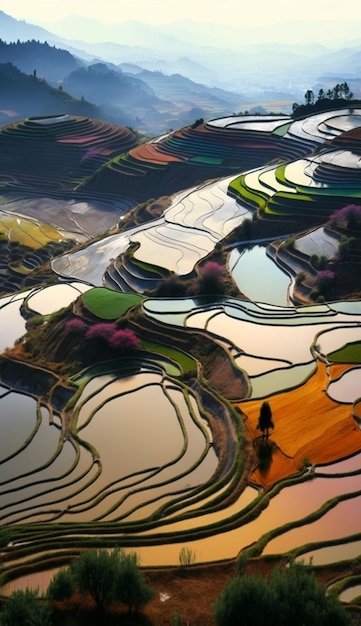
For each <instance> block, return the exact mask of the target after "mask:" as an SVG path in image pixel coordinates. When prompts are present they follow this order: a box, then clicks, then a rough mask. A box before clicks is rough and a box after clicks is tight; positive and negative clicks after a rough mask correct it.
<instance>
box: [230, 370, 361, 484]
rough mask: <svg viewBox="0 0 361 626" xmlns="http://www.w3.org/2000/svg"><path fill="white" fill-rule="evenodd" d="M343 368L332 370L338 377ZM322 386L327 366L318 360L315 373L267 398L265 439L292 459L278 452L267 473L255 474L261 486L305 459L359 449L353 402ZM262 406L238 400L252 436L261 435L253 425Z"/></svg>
mask: <svg viewBox="0 0 361 626" xmlns="http://www.w3.org/2000/svg"><path fill="white" fill-rule="evenodd" d="M342 367H347V366H346V365H345V366H339V367H337V368H335V369H334V371H333V374H335V373H336V372H337V373H338V375H339V372H340V371H341V370H342ZM327 384H328V376H327V371H326V365H325V364H324V363H322V362H318V366H317V370H316V372H315V374H314V375H313V376H311V378H310V379H309V380H308V381H306V383H305V384H304V385H302V386H301V387H298V388H297V389H293V390H290V391H287V393H279V394H275V395H273V396H270V397H269V398H268V402H269V403H270V406H271V409H272V419H273V422H274V425H275V428H274V430H273V431H271V435H270V439H271V441H272V442H274V443H275V444H276V445H277V447H278V448H279V450H280V451H281V452H282V453H283V455H285V456H286V457H288V458H289V459H291V461H292V462H291V461H290V462H287V461H286V460H285V459H284V458H283V456H282V455H281V454H278V453H277V454H276V455H275V456H274V458H273V460H272V465H274V467H272V469H271V468H270V471H269V473H268V475H267V476H263V477H262V480H261V477H260V476H259V475H254V478H258V480H260V481H261V484H263V485H264V486H268V487H269V486H271V484H273V482H274V480H276V479H277V480H279V478H284V477H286V476H289V475H291V474H293V473H295V469H296V470H297V468H298V467H301V466H302V464H303V463H304V461H305V460H306V458H307V460H308V461H309V462H310V463H313V464H316V463H317V464H318V463H320V464H323V463H332V462H334V461H337V460H338V459H341V458H344V457H346V456H349V455H351V454H354V453H356V452H358V451H359V450H361V430H360V429H359V427H358V425H357V423H356V421H355V420H354V418H353V417H352V405H351V404H340V403H338V402H334V401H333V400H332V399H331V398H329V397H328V396H327V394H326V388H327ZM261 404H262V402H261V401H260V400H252V401H246V402H242V403H239V404H238V407H239V408H240V409H241V410H242V411H243V413H244V414H245V424H246V427H247V428H248V430H249V431H250V433H251V436H252V437H253V438H254V439H256V437H259V435H260V432H259V431H258V430H257V423H258V418H259V412H260V407H261Z"/></svg>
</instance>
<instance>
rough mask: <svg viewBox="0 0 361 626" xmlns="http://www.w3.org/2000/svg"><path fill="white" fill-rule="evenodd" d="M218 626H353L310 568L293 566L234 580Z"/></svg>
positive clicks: (221, 600) (218, 609)
mask: <svg viewBox="0 0 361 626" xmlns="http://www.w3.org/2000/svg"><path fill="white" fill-rule="evenodd" d="M215 618H216V622H217V624H218V626H243V625H244V626H259V625H260V624H267V626H290V624H292V626H304V625H305V624H312V626H329V625H330V624H332V626H349V624H350V618H349V617H348V615H347V613H346V611H345V610H344V608H343V607H342V605H341V604H340V603H339V601H338V600H337V598H335V597H334V596H332V595H327V594H326V591H325V589H324V587H323V586H322V584H321V583H319V582H318V581H317V579H316V578H315V576H314V574H313V573H312V572H311V570H310V568H309V567H306V566H304V565H302V564H294V563H292V564H291V565H290V567H287V568H283V569H280V568H276V569H274V571H273V573H272V576H271V579H270V580H265V579H264V578H262V576H255V575H252V576H242V577H240V578H234V579H232V580H230V581H229V583H228V584H227V585H226V587H225V589H224V591H223V593H222V594H221V595H220V596H219V597H218V599H217V600H216V604H215Z"/></svg>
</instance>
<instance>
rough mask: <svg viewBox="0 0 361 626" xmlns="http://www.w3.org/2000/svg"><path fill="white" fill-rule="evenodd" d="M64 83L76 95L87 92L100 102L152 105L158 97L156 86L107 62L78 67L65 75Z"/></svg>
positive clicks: (87, 94)
mask: <svg viewBox="0 0 361 626" xmlns="http://www.w3.org/2000/svg"><path fill="white" fill-rule="evenodd" d="M63 87H64V89H66V90H67V91H70V92H71V93H72V94H74V95H75V96H76V97H81V96H84V97H86V98H88V99H89V100H90V101H92V102H96V103H97V104H101V103H109V104H112V105H116V106H117V105H119V106H122V105H124V104H126V105H127V106H139V105H140V104H141V105H142V106H152V105H153V104H154V103H155V102H157V101H158V99H157V97H156V95H155V93H154V91H153V89H151V87H149V86H148V85H147V84H146V83H145V82H144V81H142V80H140V79H139V78H137V77H135V76H133V75H128V76H126V75H125V74H123V72H122V71H121V70H120V69H118V70H117V71H115V70H113V69H109V68H108V66H107V64H106V63H94V64H93V65H89V66H88V67H87V68H84V67H82V68H80V69H76V70H74V71H73V72H71V73H70V74H69V75H68V76H66V77H65V78H64V81H63Z"/></svg>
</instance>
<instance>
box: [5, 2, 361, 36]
mask: <svg viewBox="0 0 361 626" xmlns="http://www.w3.org/2000/svg"><path fill="white" fill-rule="evenodd" d="M0 9H1V10H2V11H4V12H5V13H8V14H9V15H11V16H13V17H15V18H16V19H24V20H26V21H27V22H31V23H36V24H39V25H44V24H49V23H51V22H54V21H56V20H59V19H61V18H63V17H66V16H68V15H81V16H87V17H91V18H96V19H98V20H101V21H103V22H112V23H114V22H117V21H126V20H129V19H135V20H139V21H142V22H148V23H151V24H157V23H159V24H161V23H165V22H170V21H173V20H177V19H184V18H192V19H194V20H201V21H206V22H216V23H219V24H239V25H240V28H242V24H245V22H246V24H247V25H249V26H253V25H254V26H256V25H259V26H263V25H265V24H267V23H268V24H269V23H275V22H280V21H288V20H293V19H296V20H309V21H319V20H321V21H322V20H323V19H327V20H341V19H342V20H348V19H350V20H351V21H355V20H361V2H360V1H359V0H302V2H300V1H299V0H217V1H214V0H98V1H97V2H93V1H92V0H75V1H74V0H0ZM240 34H241V31H240Z"/></svg>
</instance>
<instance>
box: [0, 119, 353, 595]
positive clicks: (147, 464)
mask: <svg viewBox="0 0 361 626" xmlns="http://www.w3.org/2000/svg"><path fill="white" fill-rule="evenodd" d="M68 121H69V122H70V120H58V121H56V120H55V121H54V120H53V121H52V122H51V123H50V122H49V125H50V126H51V125H53V124H54V123H55V124H59V125H62V124H63V122H64V123H67V122H68ZM34 123H35V124H37V125H38V126H40V127H41V128H42V131H43V130H44V127H46V126H47V123H45V122H41V121H40V122H34ZM25 126H26V125H25ZM360 127H361V115H360V112H359V111H350V110H348V109H344V110H341V111H338V112H332V113H327V114H320V115H315V116H313V117H312V119H307V120H299V121H297V122H295V121H293V120H291V119H290V118H285V117H284V116H279V117H276V118H272V119H270V117H266V118H262V117H259V116H256V117H255V118H250V117H247V118H246V119H245V118H244V117H239V118H237V117H235V118H234V117H230V118H224V119H222V120H214V121H211V122H208V123H206V124H202V125H200V126H198V127H196V128H192V129H187V130H184V131H178V132H176V133H172V134H170V135H167V136H165V137H163V138H160V139H159V140H158V141H154V142H151V143H150V144H145V145H142V146H137V147H134V148H131V149H130V150H129V151H128V152H127V153H126V154H122V155H120V154H117V155H116V156H114V157H112V158H111V159H110V160H108V161H107V162H106V164H105V165H104V167H102V169H101V173H97V174H96V175H95V178H90V177H89V180H88V181H86V182H84V181H83V183H82V185H81V187H82V193H83V192H84V191H85V190H86V189H87V190H88V191H89V189H92V188H93V189H95V188H96V186H97V185H98V184H100V181H103V182H104V181H105V180H108V181H110V182H111V185H110V188H111V190H112V191H114V189H116V188H117V184H118V182H119V180H123V181H124V179H125V177H127V178H128V179H130V178H132V179H133V180H134V179H137V183H136V184H137V185H139V180H140V179H142V177H146V176H148V175H149V173H150V172H151V173H152V176H153V175H154V176H161V175H165V176H167V174H163V173H165V172H167V173H169V172H170V171H172V170H171V168H172V167H176V166H178V165H179V166H182V167H183V166H185V165H187V164H188V165H189V164H192V167H194V168H198V167H199V168H201V167H203V165H205V164H206V163H207V162H208V163H212V166H213V165H222V167H223V166H224V169H225V170H226V166H227V163H228V162H229V163H232V165H231V167H232V168H234V172H233V173H232V174H229V172H228V174H227V175H226V176H224V177H222V178H220V179H217V180H216V181H211V182H208V183H204V184H199V185H196V186H194V185H193V186H190V187H189V188H187V189H186V191H183V192H179V193H177V194H175V195H174V196H173V198H172V202H171V204H170V206H169V208H168V209H167V210H166V211H165V212H164V214H163V215H162V217H161V218H159V219H157V220H154V221H153V222H151V223H147V224H142V225H141V226H136V227H133V228H131V229H129V230H126V231H125V232H122V233H118V234H113V235H111V236H106V237H104V238H102V239H100V240H98V241H95V242H92V243H91V244H90V245H88V246H85V247H84V248H83V249H79V250H76V251H74V252H70V253H68V254H66V255H62V256H61V257H59V258H58V259H56V260H54V261H53V263H52V267H53V270H54V272H56V274H57V275H58V276H59V277H61V279H62V280H63V281H64V283H65V284H63V285H57V286H52V287H48V288H47V289H42V288H39V289H37V290H34V291H29V292H27V293H26V294H22V295H17V296H14V297H9V298H6V299H4V300H2V302H1V303H0V316H1V320H2V321H3V324H2V327H3V328H4V327H6V325H7V324H9V319H10V316H11V317H12V322H11V328H12V331H11V333H9V335H8V336H7V337H3V338H2V341H3V348H6V347H7V343H6V341H7V340H8V341H9V342H10V343H13V342H14V340H15V339H17V338H19V337H20V336H21V335H22V334H23V333H24V332H25V328H24V321H23V319H22V318H21V314H20V308H21V307H22V309H24V305H26V309H27V311H31V312H32V313H35V314H39V315H41V316H50V315H51V314H52V312H56V311H57V309H58V308H61V306H70V307H71V312H72V315H73V316H80V315H83V316H84V319H86V322H87V323H90V320H93V319H94V318H96V319H98V320H104V321H105V322H106V323H109V322H113V321H114V320H117V319H118V318H121V319H122V320H123V319H124V318H127V316H129V311H132V310H133V307H134V308H137V307H138V308H137V311H138V315H137V316H135V317H134V318H132V323H133V326H134V328H138V329H139V330H141V331H142V332H143V333H144V336H143V340H142V344H141V349H140V350H139V352H135V353H134V354H132V355H131V357H129V355H128V356H127V357H125V358H124V357H122V356H120V355H118V354H117V355H113V358H112V359H107V360H103V356H104V355H103V352H102V350H100V352H99V357H98V363H96V364H93V365H92V366H91V367H89V368H86V369H84V370H82V371H79V372H78V373H77V374H75V375H73V376H71V377H70V378H69V380H68V381H67V382H68V387H67V389H66V391H64V389H63V388H62V389H61V392H62V393H64V394H66V397H65V399H64V397H63V396H62V393H60V391H59V385H60V382H59V380H58V378H57V377H56V374H55V373H52V375H51V376H50V375H49V373H48V372H47V375H49V381H48V388H47V389H46V393H42V394H40V393H39V395H37V394H36V393H33V392H32V390H31V389H29V386H28V387H27V386H26V376H25V374H24V375H23V377H20V378H21V380H18V381H17V385H18V388H15V386H14V387H13V386H12V385H11V384H10V383H9V377H8V378H7V376H6V369H4V372H5V373H3V374H2V388H1V390H0V392H1V401H2V402H3V404H2V406H3V408H4V411H3V412H2V415H3V417H2V420H3V428H4V429H6V432H7V438H6V441H7V443H6V445H5V444H3V446H2V447H0V453H1V455H2V456H1V458H0V462H1V465H2V471H3V473H2V481H1V485H0V489H1V501H0V502H1V504H0V518H1V520H2V523H3V524H8V525H9V528H10V529H11V531H12V533H13V535H12V537H13V543H12V545H11V546H8V547H7V557H6V558H7V564H6V567H7V568H8V569H9V571H10V570H11V568H13V567H14V566H15V565H16V564H19V561H21V560H24V561H26V560H27V559H28V558H29V559H30V558H31V556H32V553H33V552H34V553H36V551H37V545H40V546H41V552H49V553H50V554H51V553H52V552H53V553H54V554H56V553H57V551H58V550H65V551H66V552H67V553H69V554H70V552H71V550H72V549H73V547H74V545H76V546H78V545H79V544H82V545H94V544H95V543H96V541H97V537H101V541H105V543H106V545H120V546H124V547H126V548H128V549H129V548H131V547H136V549H137V552H138V553H139V554H140V556H141V561H142V564H143V565H163V564H177V563H178V559H179V552H180V549H181V548H182V547H183V546H184V545H185V544H186V545H187V546H189V547H190V548H191V549H192V550H194V552H195V553H196V559H197V561H198V562H207V561H212V560H221V559H224V558H233V557H235V556H236V555H237V554H239V553H241V552H245V553H246V554H248V555H272V554H284V555H286V556H287V557H290V556H291V555H296V556H306V557H307V558H308V557H311V556H313V555H314V556H315V559H316V558H319V557H320V558H323V559H326V562H327V559H329V561H332V559H334V558H336V559H339V558H341V557H340V554H342V555H343V556H342V558H344V556H345V558H350V557H347V556H346V555H348V554H352V555H353V554H354V552H353V551H358V550H359V546H360V541H361V533H360V528H359V519H360V513H361V491H360V472H361V466H360V451H361V429H360V423H361V413H360V403H361V397H360V392H359V388H360V371H361V370H360V367H359V364H360V345H361V334H360V333H361V331H360V327H361V305H360V301H359V300H358V299H355V300H353V301H350V302H346V301H340V302H327V301H326V302H319V303H317V304H315V305H312V306H297V305H296V304H293V303H292V298H291V297H290V294H292V286H294V283H295V275H296V274H297V272H298V270H299V266H298V263H300V261H299V258H301V256H302V259H303V261H304V263H305V264H307V263H310V259H311V257H312V255H316V256H317V257H319V256H322V255H325V256H326V258H327V259H332V258H333V257H334V256H335V253H336V251H337V250H338V245H339V239H338V238H337V236H336V235H332V233H330V232H329V230H328V229H327V228H325V227H324V222H325V221H327V219H328V218H329V216H330V214H331V213H332V211H333V210H335V209H337V208H339V207H340V206H342V205H343V206H344V205H345V203H351V202H352V203H357V201H358V198H359V197H360V194H361V187H360V185H359V182H358V174H359V171H358V170H359V159H358V157H357V154H360V153H361V150H360V144H359V139H360V138H361V135H360V131H359V128H360ZM23 130H24V132H25V130H26V129H23ZM16 132H20V131H19V129H18V130H17V131H16ZM95 137H96V135H95V134H94V132H93V134H92V135H91V136H90V135H89V136H87V139H86V136H84V137H83V138H82V137H81V136H78V138H77V139H76V141H75V139H71V138H69V137H68V138H67V139H65V138H62V139H61V142H62V143H66V144H68V143H70V144H72V143H73V144H76V145H77V147H78V148H79V146H83V148H84V144H86V142H87V141H88V142H89V145H92V142H94V141H95ZM325 141H327V144H324V142H325ZM73 147H74V146H73ZM314 148H317V151H316V152H313V150H314ZM357 151H358V152H357ZM256 153H257V159H259V158H261V157H262V160H263V162H266V161H267V162H268V164H267V165H266V166H264V165H260V164H259V163H254V164H253V163H251V161H252V157H251V158H250V167H249V168H247V169H245V168H242V167H241V165H240V164H242V163H244V161H243V160H242V159H245V158H246V156H247V155H248V157H249V156H250V154H256ZM275 154H276V155H277V162H275V163H271V164H270V163H269V160H270V157H271V158H274V157H275ZM260 155H261V157H260ZM89 158H91V155H90V156H89ZM236 170H237V171H236ZM161 172H163V173H162V174H161ZM212 172H213V170H212ZM223 173H225V172H223ZM116 181H118V182H116ZM168 182H169V181H168ZM133 184H135V183H133ZM129 185H130V183H129ZM92 186H93V187H92ZM129 189H131V186H129ZM129 197H131V194H129ZM255 211H259V212H260V214H262V215H263V216H264V217H265V218H266V219H269V220H271V219H274V218H276V219H277V218H280V217H282V218H285V217H287V218H289V217H290V218H292V217H295V216H299V214H300V212H302V215H304V221H305V227H306V228H307V225H308V223H309V222H308V220H310V222H312V228H307V230H306V231H305V232H302V233H301V234H300V236H299V237H298V236H296V235H295V234H294V237H295V241H294V248H295V250H296V252H297V254H298V256H296V254H295V256H293V257H291V255H289V257H287V260H285V256H282V255H281V252H280V249H279V247H278V244H277V242H276V243H275V242H272V243H271V244H270V245H268V246H267V248H266V247H263V248H261V246H260V244H262V243H266V242H260V241H250V240H248V241H246V242H245V241H243V242H236V244H232V245H234V247H235V249H234V250H233V251H232V252H231V253H230V261H229V267H230V269H231V271H232V272H234V274H236V268H237V267H238V272H239V275H238V276H237V278H236V282H237V284H238V285H239V288H240V289H241V290H242V292H243V294H244V298H242V299H241V298H236V297H235V298H229V297H221V298H220V297H213V296H211V295H210V296H208V297H206V298H203V299H202V298H199V297H198V296H197V295H195V296H192V297H188V298H179V299H174V298H169V299H166V298H161V299H155V298H152V297H150V296H149V295H148V296H145V295H144V294H145V292H147V289H149V288H150V286H154V285H157V284H159V283H160V282H161V281H162V280H163V278H164V276H166V275H168V274H169V273H173V272H174V273H175V274H176V275H178V276H180V277H184V276H187V275H189V274H191V273H192V272H193V271H194V268H195V267H196V266H197V264H198V263H199V261H201V260H203V259H205V258H206V257H207V256H208V255H209V254H210V253H211V252H212V251H213V250H214V249H215V247H216V246H217V244H218V243H220V242H222V240H223V239H224V238H226V237H227V236H229V235H230V234H231V233H232V232H233V231H234V229H235V228H236V227H239V226H241V225H242V223H243V222H244V221H245V219H247V218H248V219H252V216H253V214H254V212H255ZM79 214H81V211H80V213H79ZM326 218H327V219H326ZM316 219H317V220H319V223H318V226H317V227H315V226H314V222H313V221H312V220H316ZM77 224H78V227H79V230H81V227H80V222H78V223H77ZM285 224H287V226H286V225H285V229H286V228H287V227H288V224H289V222H288V221H286V222H285ZM291 234H292V233H291ZM289 235H290V233H288V232H287V231H286V232H284V233H282V235H280V241H282V239H286V238H287V237H288V236H289ZM245 243H246V244H247V248H248V250H247V251H245V249H244V244H245ZM131 246H132V250H133V252H132V254H131V255H130V254H128V255H127V254H126V253H127V251H128V249H129V248H130V247H131ZM256 255H260V257H262V258H261V261H260V265H259V266H257V267H256V265H257V264H256V262H255V258H256ZM290 257H291V259H290ZM265 262H267V263H269V264H271V265H272V273H270V274H268V269H267V271H266V265H265ZM259 274H262V277H261V278H262V280H263V281H265V282H268V283H269V284H270V285H271V291H272V295H268V294H267V291H266V290H265V288H264V286H263V285H262V280H261V278H260V277H259ZM245 276H246V278H247V280H246V279H245ZM71 281H72V282H71ZM77 281H79V282H77ZM68 283H70V284H68ZM105 284H107V285H109V284H111V285H112V291H109V290H108V289H106V288H105V286H104V285H105ZM94 286H95V289H92V287H94ZM272 287H273V289H272ZM50 290H53V291H50ZM69 290H70V291H69ZM279 299H280V300H279ZM73 301H74V302H75V304H74V306H72V302H73ZM130 317H131V316H130ZM47 319H48V318H47ZM145 329H146V330H147V333H145ZM189 337H194V343H197V342H198V344H197V349H198V353H197V354H198V356H194V354H193V352H192V349H191V348H194V346H190V343H189ZM199 337H202V338H203V343H204V345H202V341H201V340H200V339H199ZM196 338H197V339H196ZM55 339H56V338H54V342H55ZM206 339H207V341H212V345H216V346H217V350H218V351H217V357H215V358H217V359H218V360H217V362H216V364H214V363H209V362H208V360H207V353H206V351H207V346H209V344H207V342H206ZM187 342H188V343H187ZM225 354H226V355H227V358H226V357H225ZM205 372H206V374H207V375H206V374H205ZM195 373H197V376H196V375H195ZM207 376H208V378H207ZM52 399H54V401H52ZM61 399H62V400H63V401H62V402H61V401H60V400H61ZM265 399H266V400H267V401H268V402H269V403H270V406H271V408H272V416H273V421H274V429H272V430H271V433H270V438H269V439H268V440H267V441H263V442H262V441H261V434H260V431H259V430H258V429H257V424H258V417H259V411H260V406H261V404H262V402H263V400H265ZM262 444H263V445H262ZM262 454H263V455H264V456H262ZM19 468H20V469H19ZM34 522H36V524H35V523H34ZM24 545H26V547H24ZM321 555H322V556H321ZM353 583H354V584H352V586H353V587H354V591H352V592H351V594H352V596H353V597H355V596H356V595H357V594H358V585H359V581H356V580H354V581H353Z"/></svg>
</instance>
